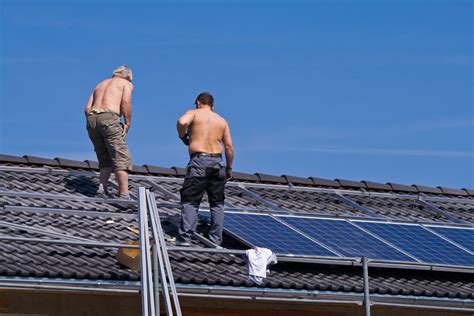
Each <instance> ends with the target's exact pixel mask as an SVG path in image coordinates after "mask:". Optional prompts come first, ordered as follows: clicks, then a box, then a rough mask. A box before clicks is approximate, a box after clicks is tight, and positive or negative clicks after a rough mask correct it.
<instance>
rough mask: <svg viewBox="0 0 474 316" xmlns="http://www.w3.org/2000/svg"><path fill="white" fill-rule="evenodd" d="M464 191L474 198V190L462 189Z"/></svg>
mask: <svg viewBox="0 0 474 316" xmlns="http://www.w3.org/2000/svg"><path fill="white" fill-rule="evenodd" d="M462 189H463V190H464V191H466V192H467V194H469V195H471V196H474V189H468V188H462Z"/></svg>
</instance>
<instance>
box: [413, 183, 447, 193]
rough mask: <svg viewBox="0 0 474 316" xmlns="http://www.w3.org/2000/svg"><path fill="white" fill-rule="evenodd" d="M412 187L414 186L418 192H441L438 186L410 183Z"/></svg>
mask: <svg viewBox="0 0 474 316" xmlns="http://www.w3.org/2000/svg"><path fill="white" fill-rule="evenodd" d="M412 186H413V187H415V188H416V189H417V190H418V192H422V193H430V194H443V192H442V191H441V189H439V188H433V187H427V186H423V185H419V184H412Z"/></svg>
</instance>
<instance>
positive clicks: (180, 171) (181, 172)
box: [171, 167, 186, 177]
mask: <svg viewBox="0 0 474 316" xmlns="http://www.w3.org/2000/svg"><path fill="white" fill-rule="evenodd" d="M171 169H173V170H176V175H178V176H183V177H184V176H185V175H186V169H185V168H181V167H171Z"/></svg>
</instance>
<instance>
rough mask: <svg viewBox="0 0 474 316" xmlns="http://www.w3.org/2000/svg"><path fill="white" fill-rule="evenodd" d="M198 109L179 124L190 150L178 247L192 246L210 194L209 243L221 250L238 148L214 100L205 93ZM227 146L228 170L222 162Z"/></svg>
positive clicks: (200, 98)
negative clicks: (227, 187) (201, 210)
mask: <svg viewBox="0 0 474 316" xmlns="http://www.w3.org/2000/svg"><path fill="white" fill-rule="evenodd" d="M195 104H196V109H195V110H189V111H187V112H186V113H185V114H184V115H183V116H182V117H181V118H180V119H179V121H178V124H177V129H178V135H179V138H181V140H182V141H183V142H184V144H185V145H187V146H189V155H190V157H191V158H190V160H189V163H188V166H187V167H186V176H185V178H184V183H183V187H182V189H181V191H180V193H181V205H182V210H181V226H180V229H179V236H178V242H177V245H180V246H189V245H190V242H191V237H192V236H193V234H194V231H195V230H196V225H197V218H198V210H199V204H200V203H201V199H202V197H203V195H204V192H207V196H208V198H209V204H210V206H211V227H210V229H209V239H210V240H211V241H212V242H213V243H215V244H216V245H217V246H219V245H220V244H221V243H222V229H223V227H224V187H225V182H226V179H230V178H231V177H232V161H233V159H234V148H233V146H232V138H231V136H230V129H229V124H228V123H227V121H226V120H225V119H224V118H222V117H221V116H219V115H218V114H216V113H215V112H214V98H213V97H212V95H211V94H210V93H208V92H203V93H201V94H200V95H198V97H197V98H196V101H195ZM222 144H224V149H225V157H226V161H227V167H226V166H225V165H224V162H223V161H222Z"/></svg>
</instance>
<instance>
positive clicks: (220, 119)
mask: <svg viewBox="0 0 474 316" xmlns="http://www.w3.org/2000/svg"><path fill="white" fill-rule="evenodd" d="M212 113H213V114H214V115H215V118H216V119H217V120H219V121H221V122H222V123H223V124H225V125H227V120H226V119H225V118H224V117H222V116H221V115H219V114H217V113H216V112H212Z"/></svg>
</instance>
